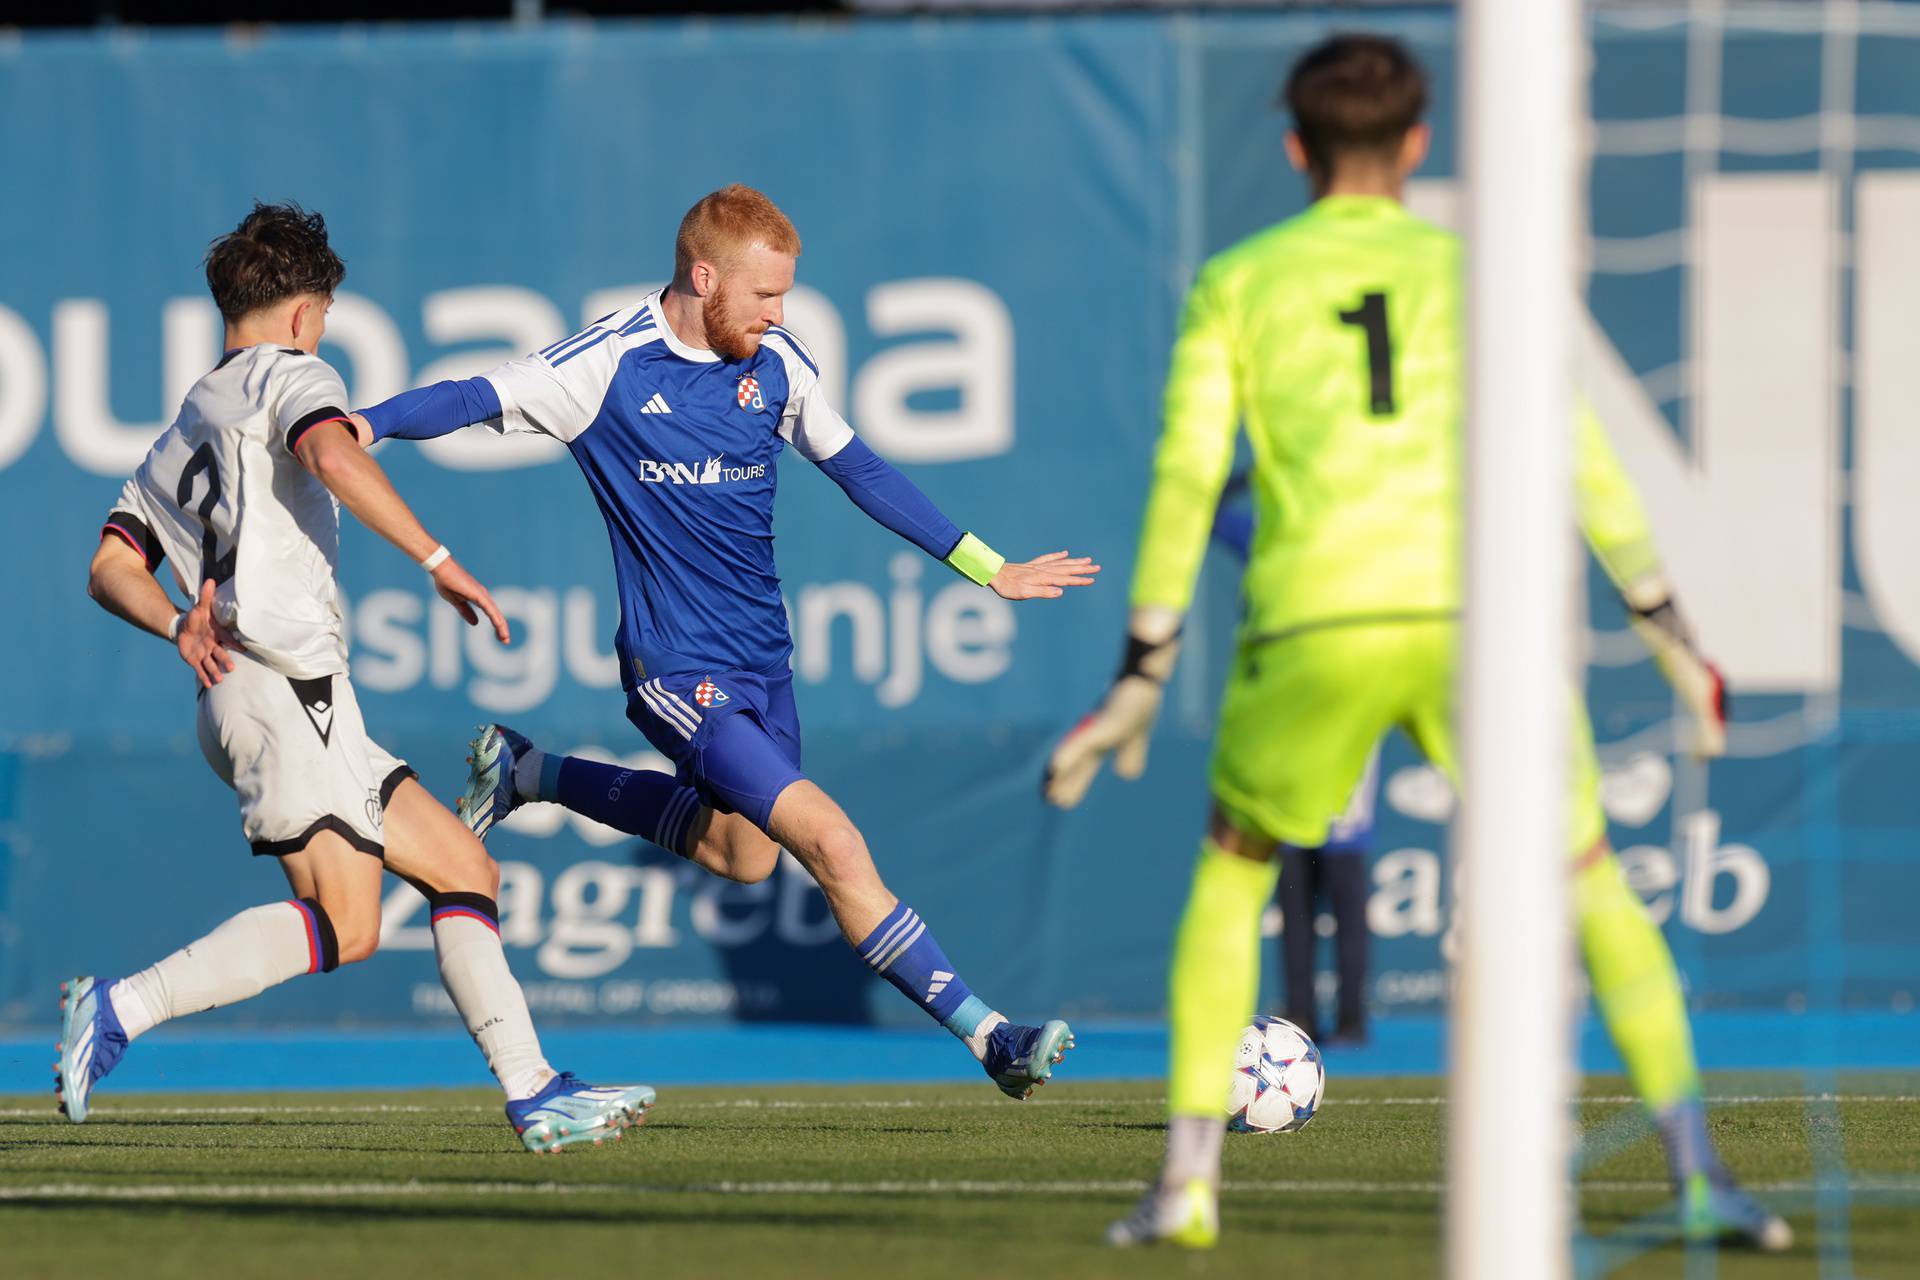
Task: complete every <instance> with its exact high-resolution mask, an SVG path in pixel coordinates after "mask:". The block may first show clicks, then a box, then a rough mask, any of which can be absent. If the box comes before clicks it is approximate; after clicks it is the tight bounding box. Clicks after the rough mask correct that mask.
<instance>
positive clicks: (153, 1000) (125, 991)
mask: <svg viewBox="0 0 1920 1280" xmlns="http://www.w3.org/2000/svg"><path fill="white" fill-rule="evenodd" d="M206 270H207V284H208V286H209V287H210V288H211V289H212V291H213V297H214V301H215V302H216V303H218V304H219V307H220V314H221V315H222V316H223V317H224V318H225V320H226V342H225V346H226V354H225V355H224V356H222V357H221V359H220V363H219V364H218V365H217V366H215V368H214V369H213V370H212V371H211V372H209V373H208V374H207V375H206V376H205V377H203V378H201V379H200V381H198V382H197V383H195V384H194V386H193V389H192V390H191V391H189V392H188V393H187V398H186V401H185V403H183V404H182V405H181V408H180V414H179V416H178V417H177V418H175V419H174V422H173V425H172V426H171V427H169V428H168V429H167V430H166V431H165V432H163V433H162V434H161V436H160V438H159V439H158V440H157V441H155V442H154V445H153V448H152V449H151V450H150V451H149V452H148V453H147V457H146V460H145V461H144V462H142V463H141V464H140V468H139V470H137V471H136V472H134V475H133V478H132V479H131V480H129V481H127V485H126V488H125V489H124V490H123V491H122V492H121V495H120V501H119V502H118V503H117V504H115V506H114V509H113V512H112V514H110V515H109V516H108V517H107V523H106V526H105V528H104V529H103V530H102V531H101V539H100V546H99V550H98V551H97V552H96V553H95V554H94V557H93V566H92V572H91V575H90V577H89V579H88V583H87V590H88V592H89V593H90V594H91V595H92V596H93V598H94V599H95V600H97V601H99V603H100V604H101V606H102V607H104V608H105V609H106V610H107V611H108V612H110V613H112V614H114V615H115V616H117V617H119V618H122V619H124V620H125V621H127V622H129V623H131V624H132V625H134V626H136V627H138V628H140V629H141V630H143V631H147V632H151V633H152V634H154V635H156V636H161V637H163V638H165V639H166V640H168V641H169V642H171V643H172V644H173V645H174V646H175V647H176V648H177V649H178V650H179V651H180V657H181V659H182V660H183V661H185V662H186V664H187V665H188V666H190V667H192V668H193V670H194V673H195V675H197V676H198V677H199V681H200V692H199V698H198V702H199V710H198V723H199V737H200V748H201V750H202V751H203V752H204V753H205V755H206V757H207V762H208V763H209V764H211V765H212V766H213V769H214V772H216V773H218V774H219V775H220V779H221V781H223V782H225V783H226V784H227V785H228V786H230V787H232V788H233V789H234V791H235V792H236V793H237V794H238V798H239V801H240V825H241V829H242V830H243V831H244V832H245V834H246V838H247V840H248V841H249V842H250V843H251V844H252V846H253V852H254V853H255V854H257V855H266V856H270V857H273V858H276V859H278V861H279V863H280V869H281V870H282V871H283V872H285V873H286V877H287V881H288V883H289V884H290V885H292V887H293V893H294V896H293V898H292V899H290V900H287V901H282V902H275V903H270V904H268V905H265V906H258V907H254V908H253V909H251V910H249V911H243V912H241V913H240V914H239V915H237V916H234V917H233V918H232V919H230V920H228V921H227V922H226V923H225V924H222V925H221V926H220V927H219V928H217V929H215V930H214V931H213V932H212V933H210V934H208V935H207V936H206V937H204V938H201V939H199V940H198V941H197V942H194V943H191V944H190V945H188V946H186V947H183V948H182V949H180V950H179V951H176V952H175V953H174V954H172V955H170V956H168V957H167V958H166V959H164V960H162V961H160V962H159V963H158V964H156V965H154V966H152V967H151V968H148V969H143V970H141V971H140V972H138V973H135V974H132V975H130V976H128V977H126V978H122V979H120V980H119V981H117V982H116V981H113V980H110V979H106V978H91V977H82V978H76V979H74V980H73V981H72V982H69V983H65V984H63V988H62V989H63V990H64V991H65V992H66V995H65V998H64V999H63V1000H62V1002H61V1003H62V1005H63V1007H64V1009H65V1013H64V1015H63V1027H62V1030H63V1033H64V1034H63V1035H62V1037H61V1043H60V1060H59V1062H58V1063H57V1064H56V1067H55V1071H56V1075H57V1078H58V1083H57V1087H58V1091H59V1093H60V1105H61V1109H62V1110H64V1111H65V1112H66V1113H67V1115H68V1116H69V1117H70V1118H71V1119H72V1120H74V1121H75V1122H76V1123H77V1122H80V1121H83V1120H85V1119H86V1118H87V1107H88V1100H89V1098H90V1096H91V1094H92V1091H93V1087H94V1086H95V1085H96V1084H98V1083H99V1082H100V1080H101V1078H102V1077H103V1076H105V1075H106V1074H107V1073H108V1072H109V1071H112V1070H113V1068H114V1066H115V1065H116V1064H117V1063H118V1062H119V1061H120V1059H121V1057H122V1056H123V1055H124V1054H125V1052H126V1050H127V1045H128V1043H129V1042H130V1041H132V1040H133V1039H135V1038H136V1037H138V1036H140V1035H143V1034H145V1033H146V1032H147V1031H148V1030H150V1029H151V1028H153V1027H155V1026H157V1025H159V1024H160V1023H162V1022H165V1021H167V1020H168V1019H170V1018H176V1017H179V1016H181V1015H182V1014H189V1013H198V1012H200V1011H201V1010H203V1009H216V1008H219V1007H221V1006H223V1005H229V1004H233V1003H236V1002H237V1001H241V1000H246V999H248V998H250V997H252V996H256V995H258V994H260V992H262V991H264V990H265V989H266V988H268V987H271V986H275V985H277V984H279V983H282V982H285V981H286V980H287V979H289V978H293V977H297V976H299V975H301V974H309V973H330V972H332V971H333V970H334V968H336V967H337V966H339V965H342V964H351V963H353V962H355V961H358V960H364V959H366V958H367V957H368V956H370V955H372V954H373V952H374V948H375V947H376V946H377V945H378V943H379V939H380V873H381V870H382V868H383V867H384V868H385V869H386V870H388V871H391V872H393V873H394V874H395V875H398V876H400V877H401V878H403V879H405V880H407V881H408V882H409V883H411V884H413V885H414V886H415V887H416V888H418V889H419V890H420V891H421V892H422V893H423V894H425V895H426V897H427V901H428V902H429V904H430V905H431V907H432V920H433V944H434V952H435V955H436V956H437V957H438V959H439V964H440V977H441V981H442V982H443V983H444V984H445V985H446V989H447V994H448V995H449V996H450V997H452V999H453V1004H454V1007H455V1008H456V1009H458V1010H459V1011H460V1016H461V1017H462V1018H464V1019H465V1020H466V1024H467V1029H468V1031H470V1032H471V1033H472V1035H473V1038H474V1040H475V1041H476V1042H477V1043H478V1044H479V1045H480V1048H481V1050H482V1051H483V1052H484V1053H485V1054H486V1057H487V1065H488V1066H489V1067H490V1068H491V1069H492V1070H493V1073H494V1075H495V1076H496V1077H497V1078H498V1079H499V1081H500V1085H501V1088H502V1089H503V1090H505V1092H506V1095H507V1117H508V1119H509V1120H510V1121H511V1122H512V1124H513V1126H514V1129H515V1131H516V1132H518V1133H519V1134H520V1137H521V1141H522V1142H523V1143H524V1144H525V1145H526V1146H527V1147H528V1148H529V1149H530V1150H535V1151H552V1150H556V1149H558V1148H560V1147H563V1146H569V1145H572V1144H573V1143H575V1142H582V1141H593V1142H598V1141H600V1140H601V1139H603V1138H606V1137H608V1136H613V1137H618V1136H619V1134H620V1132H621V1130H623V1129H624V1128H625V1127H626V1126H627V1125H629V1124H631V1123H634V1122H635V1121H636V1120H637V1119H639V1118H642V1117H644V1115H645V1112H646V1108H647V1107H648V1106H650V1105H652V1102H653V1096H654V1093H653V1090H652V1089H649V1088H646V1087H645V1086H634V1087H622V1088H615V1089H602V1088H595V1087H592V1086H588V1085H585V1084H582V1083H581V1082H580V1081H579V1080H577V1079H575V1078H574V1077H573V1076H571V1075H565V1074H558V1073H556V1072H555V1071H554V1070H553V1069H552V1068H551V1067H549V1066H548V1065H547V1061H546V1059H545V1057H544V1056H542V1054H541V1052H540V1042H539V1038H538V1037H537V1036H536V1035H535V1034H534V1029H533V1020H532V1018H531V1017H530V1016H529V1014H528V1012H527V1002H526V999H525V997H524V996H523V995H522V994H521V991H520V984H519V983H518V982H516V981H515V980H514V977H513V974H512V972H511V971H510V970H509V969H508V968H507V959H506V954H505V953H504V952H503V951H502V950H501V946H500V926H499V911H498V910H497V908H496V907H495V905H494V894H495V893H496V892H497V891H498V886H499V879H500V871H499V868H498V867H497V866H496V865H495V864H494V862H493V859H492V858H490V857H488V856H487V852H486V850H485V849H484V848H483V847H482V846H481V844H480V842H479V841H478V840H476V839H475V838H474V837H473V835H472V834H471V833H470V832H469V831H468V830H467V829H466V828H465V827H464V826H463V825H461V823H460V821H459V819H457V818H456V817H454V815H453V814H452V813H450V812H449V811H448V810H447V809H446V808H444V807H443V806H442V805H440V804H439V803H438V802H437V801H435V800H434V799H433V798H432V797H430V796H429V795H428V794H427V793H426V791H425V789H424V788H422V787H421V786H420V784H419V783H418V782H416V781H414V773H413V770H412V769H410V768H408V767H407V765H406V764H405V763H404V762H403V761H400V760H397V759H395V758H394V757H393V756H391V755H389V754H388V753H387V752H386V751H384V750H382V749H381V747H380V745H379V744H378V743H376V742H374V741H373V740H372V739H371V738H369V737H368V736H367V730H366V726H365V724H364V723H362V721H361V718H360V707H359V703H358V701H357V700H356V698H355V697H354V692H353V686H352V685H351V684H350V683H348V680H347V640H346V630H345V627H344V626H343V625H342V620H341V614H340V607H339V599H338V595H339V589H338V587H337V585H336V584H335V581H334V570H335V565H336V563H337V562H338V560H339V547H340V512H339V504H340V503H345V504H346V506H347V508H348V509H349V510H350V511H352V512H353V514H354V515H355V516H357V517H358V518H359V519H360V521H361V522H362V523H363V524H365V525H366V526H367V527H368V528H370V529H372V530H373V531H374V532H375V533H378V534H379V535H380V536H382V537H384V538H386V539H387V540H388V541H389V542H391V543H393V544H394V545H395V546H396V547H398V548H399V549H400V550H402V551H404V552H406V554H407V555H409V556H411V557H413V559H415V560H417V561H419V562H420V565H421V567H422V568H423V569H425V570H426V571H427V572H428V573H429V574H430V575H432V578H433V585H434V589H435V590H436V591H438V592H439V593H440V596H441V598H443V599H444V600H446V601H447V603H449V604H451V605H452V606H453V607H454V608H456V609H458V610H459V611H460V613H461V615H462V616H463V617H464V618H465V619H466V620H467V622H468V623H469V624H476V623H478V621H479V614H481V613H484V614H485V615H486V617H487V618H488V619H489V620H490V621H491V622H492V623H493V626H494V629H495V633H496V634H497V635H498V636H499V637H500V639H501V641H502V642H503V643H504V642H505V641H506V639H507V624H506V621H505V620H504V619H503V618H502V617H501V616H500V611H499V610H498V609H496V608H495V607H494V604H493V599H492V597H491V596H489V595H488V594H487V590H486V588H485V587H483V586H481V585H480V584H479V583H478V582H477V581H475V580H474V578H473V576H472V575H471V574H469V573H468V572H467V571H466V570H465V569H463V568H461V567H460V564H459V562H458V561H456V560H454V559H453V558H452V556H451V555H450V554H449V553H448V551H447V549H446V547H444V546H441V545H439V543H438V542H437V541H436V540H435V539H434V538H433V537H432V535H430V534H428V533H427V531H426V530H425V529H424V528H422V527H421V525H420V522H419V520H417V519H416V518H415V517H414V514H413V512H412V511H411V510H409V509H408V507H407V504H406V503H405V502H404V501H403V500H402V499H401V497H400V495H399V494H398V493H396V492H394V489H393V485H392V484H391V483H390V482H389V481H388V479H387V476H386V473H385V472H384V471H383V470H382V469H381V467H380V464H379V463H377V462H375V461H374V460H373V459H372V458H371V457H369V456H368V455H367V452H366V450H365V449H363V448H361V446H360V444H359V442H358V440H357V439H356V438H355V431H354V427H353V424H351V423H350V422H349V421H348V419H347V414H346V410H345V409H344V408H343V407H342V406H344V405H345V404H346V403H347V390H346V387H345V386H344V385H343V384H342V383H341V381H340V375H339V374H338V373H336V372H334V370H333V368H332V367H331V366H330V365H328V364H327V362H326V361H324V360H322V359H320V357H319V356H317V355H316V354H314V353H315V350H316V349H317V348H318V347H319V345H320V336H321V334H322V332H323V331H324V330H325V328H326V314H327V308H328V307H329V306H330V305H331V304H332V302H333V292H334V290H335V289H336V288H338V287H339V284H340V281H341V279H342V278H343V277H344V276H345V275H346V267H345V266H344V264H342V262H341V261H340V258H339V257H338V255H336V254H335V253H334V251H333V249H332V247H331V246H330V245H329V244H328V243H327V230H326V223H325V221H323V220H322V218H321V217H320V215H319V214H317V213H312V214H310V213H307V212H305V211H304V210H302V209H300V208H299V207H298V206H294V205H256V206H255V207H254V210H253V212H252V213H250V214H248V215H247V217H246V218H245V220H243V221H242V222H241V223H240V225H239V227H237V228H236V229H235V230H234V231H233V232H232V233H231V234H230V235H226V236H223V237H221V238H220V239H219V240H217V241H215V242H214V245H213V247H212V249H210V250H209V251H208V254H207V262H206ZM167 559H170V560H171V561H172V562H173V576H174V579H175V581H176V582H178V583H179V586H180V589H181V590H182V591H183V592H185V593H187V594H188V596H189V597H192V596H194V594H195V592H194V588H195V586H196V585H197V586H198V597H197V599H195V600H194V603H193V604H192V606H191V607H189V608H188V609H187V610H186V611H184V612H182V611H181V610H179V609H178V608H176V607H175V605H174V603H173V601H172V599H171V598H169V596H168V594H167V591H166V588H164V587H162V586H161V585H160V583H159V582H158V581H157V580H156V579H155V577H154V572H155V570H157V569H158V568H159V567H160V563H161V561H162V560H167ZM476 610H478V613H476Z"/></svg>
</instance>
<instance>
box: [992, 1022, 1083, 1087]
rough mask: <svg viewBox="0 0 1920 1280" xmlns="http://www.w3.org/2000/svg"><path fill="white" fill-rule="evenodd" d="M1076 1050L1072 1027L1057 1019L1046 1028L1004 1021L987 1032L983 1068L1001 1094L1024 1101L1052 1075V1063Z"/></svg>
mask: <svg viewBox="0 0 1920 1280" xmlns="http://www.w3.org/2000/svg"><path fill="white" fill-rule="evenodd" d="M1071 1048H1073V1028H1071V1027H1069V1026H1068V1025H1067V1024H1066V1023H1064V1022H1062V1021H1060V1020H1059V1019H1058V1018H1055V1019H1054V1020H1053V1021H1052V1022H1049V1023H1047V1024H1046V1025H1045V1026H1043V1027H1023V1026H1020V1025H1018V1024H1017V1023H1012V1022H1003V1023H1001V1024H1000V1025H999V1026H997V1027H995V1028H994V1029H993V1030H992V1031H990V1032H988V1033H987V1053H986V1057H984V1058H982V1059H981V1062H980V1065H982V1066H984V1067H985V1068H986V1069H987V1074H988V1075H990V1076H992V1077H993V1082H994V1083H995V1084H997V1085H999V1086H1000V1092H1002V1093H1004V1094H1006V1095H1007V1096H1008V1097H1009V1098H1015V1099H1018V1100H1019V1101H1021V1102H1025V1101H1026V1100H1027V1099H1028V1098H1030V1097H1032V1096H1033V1091H1034V1090H1035V1089H1037V1088H1039V1087H1040V1086H1041V1085H1043V1084H1045V1083H1046V1082H1047V1081H1048V1080H1049V1079H1050V1078H1052V1076H1053V1064H1054V1063H1056V1062H1058V1061H1060V1059H1062V1058H1064V1057H1066V1056H1067V1050H1069V1049H1071Z"/></svg>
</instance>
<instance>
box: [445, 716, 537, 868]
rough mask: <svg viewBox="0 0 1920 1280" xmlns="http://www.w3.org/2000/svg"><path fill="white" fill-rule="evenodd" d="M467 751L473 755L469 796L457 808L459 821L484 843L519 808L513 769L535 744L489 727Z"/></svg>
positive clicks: (483, 728)
mask: <svg viewBox="0 0 1920 1280" xmlns="http://www.w3.org/2000/svg"><path fill="white" fill-rule="evenodd" d="M467 749H468V750H469V751H470V752H472V754H471V755H469V756H468V757H467V794H465V795H464V796H461V797H460V803H459V805H458V808H459V812H460V820H461V821H462V822H464V823H466V824H467V830H469V831H471V832H473V834H475V835H476V836H479V837H480V838H481V839H482V840H484V839H486V838H487V832H489V831H491V830H492V829H493V825H494V823H496V822H499V821H501V820H502V819H504V818H505V817H506V816H507V815H508V814H510V813H512V812H513V811H514V810H515V809H517V808H519V807H520V804H521V800H520V796H519V793H518V792H516V791H515V790H514V789H513V767H514V765H515V764H516V763H518V762H519V759H520V757H521V756H523V755H525V754H526V753H527V752H529V751H531V750H533V744H532V743H531V742H528V741H527V740H526V739H525V738H523V737H521V736H520V735H519V734H517V733H515V732H514V731H513V730H511V729H509V728H507V727H506V726H505V725H503V724H487V725H481V726H480V732H479V735H478V736H477V737H475V738H474V740H473V741H472V742H470V743H468V744H467Z"/></svg>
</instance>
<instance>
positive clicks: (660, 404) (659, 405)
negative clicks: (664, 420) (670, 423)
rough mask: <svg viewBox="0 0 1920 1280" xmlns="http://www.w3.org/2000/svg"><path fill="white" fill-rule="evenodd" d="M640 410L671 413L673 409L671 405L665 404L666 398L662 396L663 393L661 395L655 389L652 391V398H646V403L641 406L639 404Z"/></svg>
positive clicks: (643, 411)
mask: <svg viewBox="0 0 1920 1280" xmlns="http://www.w3.org/2000/svg"><path fill="white" fill-rule="evenodd" d="M640 412H642V413H672V412H673V409H672V407H671V406H669V405H668V404H667V399H666V397H665V396H663V395H661V394H660V393H659V392H658V391H656V392H654V393H653V398H652V399H650V400H648V401H647V402H646V404H644V405H642V406H641V408H640Z"/></svg>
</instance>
